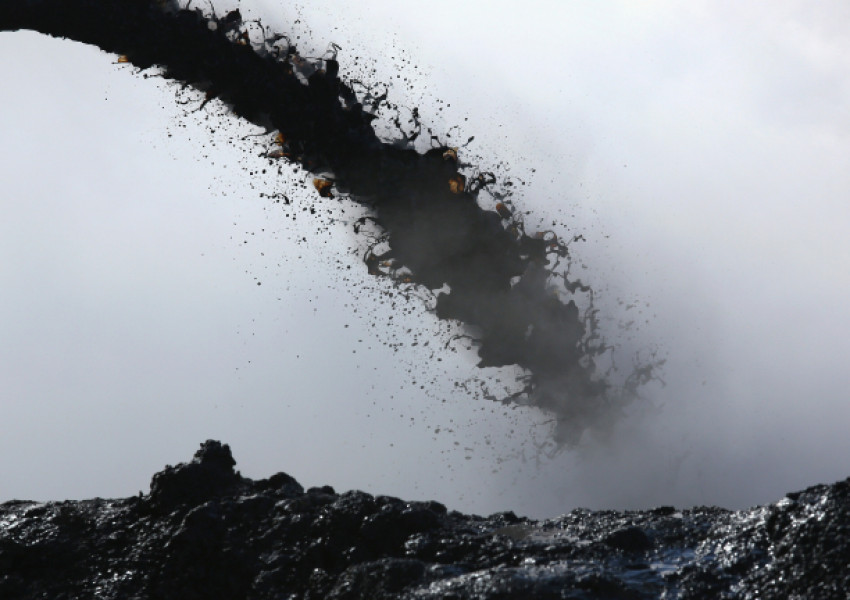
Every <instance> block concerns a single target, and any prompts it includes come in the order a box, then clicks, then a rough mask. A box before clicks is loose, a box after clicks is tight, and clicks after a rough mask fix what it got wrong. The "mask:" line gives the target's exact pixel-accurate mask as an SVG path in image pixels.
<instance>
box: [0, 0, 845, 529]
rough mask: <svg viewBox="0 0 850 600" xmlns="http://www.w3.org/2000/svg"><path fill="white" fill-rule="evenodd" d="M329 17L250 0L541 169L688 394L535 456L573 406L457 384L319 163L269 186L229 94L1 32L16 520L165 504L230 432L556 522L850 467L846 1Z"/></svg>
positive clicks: (6, 324) (587, 260)
mask: <svg viewBox="0 0 850 600" xmlns="http://www.w3.org/2000/svg"><path fill="white" fill-rule="evenodd" d="M244 4H249V3H247V2H246V3H244ZM309 4H310V6H309V7H301V8H300V9H297V10H296V9H293V8H291V7H289V5H286V6H278V5H277V3H275V2H262V1H259V0H257V1H252V2H250V5H251V6H253V7H254V8H255V10H256V14H258V15H260V16H262V17H263V18H264V19H266V20H267V21H269V22H270V23H272V24H273V25H275V26H276V27H277V28H279V29H282V30H284V31H286V30H293V29H292V27H293V26H292V25H291V23H292V21H294V20H295V19H300V20H301V23H300V24H298V25H297V26H295V29H294V31H295V32H296V35H301V36H302V37H301V42H300V44H299V45H300V47H301V49H302V52H304V53H305V54H310V53H311V52H315V53H317V54H318V53H321V52H322V51H323V50H324V49H325V48H326V47H327V45H328V43H330V42H336V43H338V44H340V45H341V46H342V48H343V50H342V53H341V55H340V60H341V64H342V69H343V70H344V71H348V72H354V73H357V74H362V75H365V76H369V77H371V78H372V80H387V79H388V78H393V79H395V82H396V84H395V85H394V87H393V88H392V91H391V96H390V97H391V99H395V100H396V101H398V102H402V103H409V104H418V105H420V106H421V107H422V112H423V115H425V118H426V119H427V120H428V122H429V123H430V124H432V125H433V126H434V128H435V130H437V131H440V130H447V129H448V128H449V127H451V126H453V125H460V129H459V130H458V131H456V132H455V134H454V135H455V139H466V138H467V137H469V136H470V135H475V136H476V140H475V142H474V143H473V144H472V145H471V146H470V148H469V149H468V150H467V151H466V152H467V153H468V154H475V155H477V156H479V157H481V158H480V160H481V162H482V163H483V164H484V165H485V166H487V165H488V164H489V165H492V166H494V165H498V164H499V163H507V164H508V165H509V167H510V170H511V173H512V174H514V175H515V176H517V177H520V178H522V179H523V180H525V181H527V182H528V185H527V186H525V187H524V188H522V192H521V193H520V194H519V195H518V196H517V197H516V199H515V201H516V203H517V204H518V205H520V206H521V207H522V208H525V209H527V210H529V211H530V212H531V213H532V214H531V215H530V216H529V217H527V218H528V220H529V222H530V223H532V222H534V219H536V218H538V215H539V216H540V217H539V218H544V219H545V220H546V221H547V222H549V221H551V220H557V221H558V222H561V223H566V224H567V227H562V230H564V233H569V234H577V233H582V234H584V236H585V238H586V239H587V242H586V243H585V244H582V245H581V246H574V247H573V249H574V251H575V253H576V255H577V256H578V258H580V259H581V261H582V262H583V264H584V265H585V268H584V269H583V271H582V276H583V277H584V278H585V280H587V281H588V282H590V283H591V284H592V285H594V287H595V288H596V289H597V290H598V292H599V298H598V300H599V302H600V304H601V306H602V308H603V316H604V317H605V318H606V325H605V326H606V328H607V331H608V336H609V339H610V340H611V341H612V342H615V343H618V344H620V346H621V354H622V355H623V356H629V355H630V354H632V353H634V352H637V351H644V352H646V351H648V350H649V349H652V348H657V349H659V351H660V353H661V354H662V355H664V356H666V357H667V364H666V367H665V371H664V379H665V381H666V383H667V385H666V387H664V388H663V389H654V388H653V389H652V390H651V393H650V396H651V397H650V398H649V399H648V401H647V402H646V403H643V404H641V405H640V407H635V409H634V410H633V413H634V414H632V415H631V416H630V417H629V418H628V419H626V420H625V421H624V422H623V424H622V425H621V427H620V429H619V431H618V433H617V435H616V436H615V438H614V439H613V440H611V441H609V442H608V443H600V442H597V441H593V440H589V441H588V442H587V443H586V444H584V445H583V446H582V448H580V449H578V450H577V451H574V452H569V453H564V454H562V455H560V456H559V457H557V458H556V459H554V460H549V459H545V460H543V461H542V462H541V463H540V464H537V461H535V457H534V443H535V442H537V441H540V440H541V439H543V438H544V437H545V426H543V425H541V424H540V423H541V421H543V420H544V419H545V418H544V417H541V416H540V415H536V414H534V413H531V412H522V411H516V410H514V411H510V410H506V409H504V408H502V407H501V406H498V405H494V404H491V403H489V404H488V403H486V402H484V401H477V402H473V401H470V400H469V398H468V397H467V396H466V395H465V394H463V393H459V392H457V391H456V388H455V386H454V383H455V382H458V381H463V380H465V379H467V378H469V377H471V376H473V375H475V374H476V369H475V367H474V357H473V356H471V355H470V354H469V353H464V352H463V349H462V348H460V347H458V348H455V349H456V350H458V351H457V352H452V351H451V350H445V349H443V347H442V345H443V343H444V342H445V340H446V339H447V335H448V334H447V333H446V329H445V326H444V325H442V324H439V323H437V322H436V320H435V319H434V318H433V316H432V315H430V314H428V313H427V311H426V310H425V308H424V306H423V303H422V302H419V301H416V300H412V301H409V302H407V303H406V304H405V301H403V300H400V299H396V301H397V305H396V309H395V313H391V312H390V311H391V307H390V306H389V305H388V302H387V297H386V295H385V294H384V292H386V291H387V287H386V286H385V284H384V283H383V282H380V281H375V280H373V279H370V278H369V277H368V276H367V275H366V274H365V273H364V272H363V268H362V265H361V264H360V262H359V256H358V254H357V252H358V246H357V244H358V240H357V239H356V238H355V237H354V236H353V235H352V234H351V233H350V222H351V220H353V219H354V218H356V215H357V214H358V213H357V211H356V209H354V208H352V207H346V206H343V205H340V204H338V203H337V202H336V201H335V200H334V201H327V200H322V201H321V202H320V203H319V204H318V205H317V206H318V207H319V210H318V213H317V214H316V215H311V214H310V213H309V211H303V210H302V209H303V208H305V207H307V206H309V205H310V203H311V202H312V197H311V196H310V195H309V194H307V193H305V192H299V191H298V190H299V188H298V184H299V183H303V181H304V176H303V174H301V173H298V172H293V171H292V170H291V169H285V174H284V175H280V176H278V175H276V174H275V175H274V176H271V175H270V174H266V175H265V176H263V175H262V174H261V173H259V170H260V169H262V168H265V167H267V166H268V165H266V164H265V163H264V162H263V160H262V159H260V158H259V157H258V156H257V155H258V154H259V153H260V152H261V150H262V148H261V147H258V146H256V145H254V144H255V143H254V142H253V141H249V140H245V141H240V140H239V137H240V135H242V134H245V133H250V132H251V131H252V130H251V129H250V128H248V127H246V126H244V125H240V124H238V123H236V122H234V121H232V120H231V119H228V118H226V117H224V118H222V117H219V116H217V114H218V113H219V112H221V111H220V109H216V107H215V106H211V107H210V110H209V111H207V112H206V113H205V114H203V115H202V114H200V113H198V114H189V115H186V114H185V113H186V111H187V109H188V108H191V106H193V105H181V104H178V103H177V102H175V99H179V98H183V99H187V98H190V96H188V95H185V94H183V95H180V94H178V93H177V91H176V89H175V88H174V87H173V86H168V85H167V84H165V83H164V82H163V81H161V80H159V79H153V78H151V79H145V78H143V77H141V76H139V75H137V74H134V70H133V69H132V68H131V67H129V66H127V65H116V64H114V63H115V57H114V56H110V55H106V54H103V53H101V52H100V51H98V50H96V49H94V48H91V47H86V46H83V45H80V44H76V43H71V42H63V41H58V40H52V39H48V38H45V37H42V36H38V35H35V34H31V33H15V34H10V33H2V34H0V53H2V54H3V55H4V56H8V57H15V60H13V61H12V60H7V61H3V62H2V63H0V78H2V80H3V81H4V82H6V85H4V86H2V91H0V105H2V107H3V110H2V111H0V131H2V132H3V137H2V145H3V148H4V153H3V156H4V160H3V161H2V163H0V181H2V190H3V194H2V202H3V213H4V218H3V219H2V220H0V289H2V290H3V293H2V295H0V406H2V411H3V419H2V420H0V455H2V456H3V457H4V458H3V459H2V461H0V501H2V500H7V499H11V498H34V499H60V498H65V497H75V498H83V497H92V496H125V495H129V494H133V493H136V492H137V491H138V490H145V491H146V490H147V486H148V483H149V478H150V476H151V475H152V474H153V473H154V472H155V471H156V470H158V469H160V468H162V466H163V465H164V464H166V463H175V462H178V461H183V460H187V459H188V458H189V457H190V456H191V454H192V452H194V450H195V448H196V447H197V444H198V443H199V442H201V441H202V440H204V439H206V438H209V437H214V438H218V439H221V440H223V441H225V442H228V443H230V444H231V446H232V447H233V450H234V454H235V457H236V460H237V461H238V463H239V465H238V466H239V468H241V469H242V472H243V474H246V475H248V476H251V477H264V476H268V475H270V474H272V473H273V472H275V471H279V470H284V471H287V472H289V473H291V474H292V475H294V476H295V477H296V478H298V479H299V480H300V481H301V482H302V483H304V484H306V485H321V484H326V483H328V484H331V485H334V486H335V487H337V489H340V490H343V489H350V488H360V489H365V490H367V491H370V492H373V493H379V492H380V493H391V494H394V495H399V496H403V497H409V498H436V499H439V500H441V501H443V502H445V503H447V504H448V505H449V506H450V507H452V508H457V509H461V510H466V511H477V512H484V513H487V512H492V511H496V510H507V509H513V510H515V511H516V512H518V513H524V514H531V515H534V516H546V515H554V514H558V513H561V512H564V511H566V510H569V509H571V508H574V507H576V506H589V507H593V508H608V507H615V508H632V507H645V506H652V505H659V504H675V505H679V506H688V505H694V504H721V505H724V506H728V507H731V508H737V507H745V506H749V505H752V504H756V503H763V502H769V501H773V500H776V499H778V498H779V497H781V495H782V494H783V493H784V492H786V491H790V490H792V489H798V488H801V487H805V486H807V485H812V484H815V483H820V482H830V481H833V480H837V479H841V478H844V477H846V476H847V475H848V474H850V473H848V469H847V466H846V460H845V459H846V457H847V456H848V455H850V452H848V450H850V436H848V435H847V424H848V422H850V421H849V420H848V417H850V410H848V390H850V372H848V369H847V368H846V366H845V364H846V362H847V358H848V356H850V338H848V335H847V332H848V331H850V311H848V310H847V306H848V303H850V276H849V275H848V273H850V244H848V243H847V242H846V240H845V235H846V232H848V231H850V208H848V202H847V190H848V189H850V164H848V163H850V113H848V111H847V108H846V107H847V106H848V105H850V38H848V35H847V31H850V7H848V5H847V4H846V3H845V2H837V1H836V2H820V3H817V4H814V5H813V4H810V3H809V4H804V3H802V2H792V1H785V2H774V3H771V4H770V6H769V7H768V6H766V5H763V4H762V5H757V4H756V3H747V4H746V5H742V4H741V3H733V2H721V1H705V2H689V3H687V5H684V4H683V3H677V2H665V1H644V2H637V1H634V2H611V1H605V2H598V1H595V2H589V1H588V2H571V1H562V2H533V1H529V2H523V3H515V2H498V1H491V2H487V3H475V2H472V3H462V4H461V5H458V4H457V3H451V2H447V1H442V0H439V1H434V2H429V3H428V8H427V10H426V11H424V12H418V11H413V10H409V9H399V8H398V3H397V2H395V3H394V2H379V1H374V0H373V1H370V2H366V3H358V4H357V5H352V6H351V7H348V6H346V7H344V8H340V7H339V6H338V3H334V2H330V1H324V2H311V3H309ZM228 6H229V5H227V6H225V4H224V3H217V7H218V8H219V10H221V11H223V10H225V9H226V8H228ZM287 23H289V24H290V25H287ZM287 28H289V29H287ZM358 57H359V58H358ZM355 59H356V63H355ZM372 69H374V72H369V71H371V70H372ZM404 78H407V79H408V80H409V81H410V82H411V83H410V86H411V87H410V89H408V87H407V86H406V85H402V84H401V82H404ZM436 99H441V100H443V101H445V102H447V103H450V104H451V106H450V107H445V106H444V105H440V104H439V103H438V102H437V101H436ZM441 107H442V109H441ZM207 117H208V118H209V119H212V120H210V121H208V120H207ZM210 123H212V124H213V125H214V127H215V129H216V131H215V133H211V132H210V131H209V125H210ZM532 168H535V169H536V171H535V172H534V173H532V172H531V169H532ZM252 173H253V174H252ZM276 192H284V193H287V194H289V196H290V197H291V198H292V199H293V204H292V205H290V206H288V207H287V206H281V205H279V204H274V203H273V202H271V201H269V200H268V199H266V198H263V197H261V194H274V193H276ZM298 240H300V242H299V241H298ZM360 243H362V241H361V242H360ZM349 267H350V269H349ZM258 283H260V284H261V285H257V284H258ZM632 305H636V307H635V308H629V309H627V308H626V307H628V306H632ZM402 310H405V311H407V312H406V313H405V314H404V315H402V314H401V313H400V311H402ZM389 314H395V315H396V316H395V318H394V323H395V324H394V325H390V324H388V319H387V317H388V316H389ZM630 323H631V324H630ZM407 329H411V330H412V332H411V334H407V333H406V331H407ZM413 334H418V338H417V339H418V342H419V343H418V345H416V346H414V345H412V344H411V343H410V342H408V343H406V344H403V345H402V346H401V347H400V348H397V349H394V348H392V347H390V346H388V345H387V342H396V341H404V340H405V339H411V338H408V337H407V336H409V335H413ZM425 341H430V344H429V345H428V346H425V344H424V342H425ZM434 347H438V348H439V349H440V350H441V352H437V353H436V354H434V355H433V356H434V358H431V357H432V349H433V348H434ZM437 356H439V357H440V358H442V360H441V361H437V360H436V357H437ZM500 375H502V376H503V375H504V373H501V374H499V373H496V374H488V375H487V377H489V378H490V380H491V381H493V380H494V379H495V378H496V377H498V376H500ZM650 406H651V407H654V408H653V409H652V410H650V409H649V407H650Z"/></svg>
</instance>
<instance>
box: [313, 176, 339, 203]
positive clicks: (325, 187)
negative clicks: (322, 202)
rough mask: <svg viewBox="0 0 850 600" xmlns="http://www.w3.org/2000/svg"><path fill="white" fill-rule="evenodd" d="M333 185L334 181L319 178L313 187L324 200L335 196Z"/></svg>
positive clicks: (314, 181) (315, 180)
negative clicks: (332, 189) (332, 192)
mask: <svg viewBox="0 0 850 600" xmlns="http://www.w3.org/2000/svg"><path fill="white" fill-rule="evenodd" d="M333 184H334V183H333V181H328V180H327V179H319V178H318V177H317V178H316V179H314V180H313V187H315V188H316V190H317V191H318V192H319V195H320V196H321V197H322V198H333V195H332V194H331V188H332V187H333Z"/></svg>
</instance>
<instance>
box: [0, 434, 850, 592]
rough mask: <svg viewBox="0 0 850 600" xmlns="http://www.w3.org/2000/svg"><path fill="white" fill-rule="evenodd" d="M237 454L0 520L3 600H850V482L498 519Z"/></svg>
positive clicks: (8, 512)
mask: <svg viewBox="0 0 850 600" xmlns="http://www.w3.org/2000/svg"><path fill="white" fill-rule="evenodd" d="M234 466H235V461H234V460H233V458H232V456H231V453H230V449H229V448H228V446H227V445H222V444H221V443H219V442H216V441H207V442H205V443H204V444H202V445H201V449H200V450H199V451H198V452H197V453H196V454H195V456H194V458H193V459H192V461H191V462H189V463H186V464H179V465H177V466H176V467H170V466H169V467H166V468H165V470H163V471H161V472H159V473H157V474H156V475H154V477H153V480H152V482H151V490H150V493H149V494H147V495H140V496H138V497H133V498H127V499H123V500H103V499H99V498H97V499H94V500H83V501H66V502H48V503H41V502H24V501H12V502H7V503H5V504H3V505H0V598H3V599H4V600H14V599H27V600H30V599H35V598H45V599H47V598H49V599H51V600H59V599H68V600H70V599H76V598H79V599H82V598H86V599H88V598H109V599H116V600H117V599H122V600H125V599H141V598H157V599H159V598H161V599H169V598H174V599H178V598H179V599H180V600H191V599H193V598H199V599H200V598H203V599H206V600H209V599H215V598H227V599H231V600H233V599H239V598H251V599H257V600H259V599H272V598H274V599H281V598H287V599H289V598H291V599H295V598H338V599H343V598H346V599H355V598H359V599H381V598H409V599H426V598H433V599H437V598H455V599H461V598H470V599H471V598H475V599H482V600H483V599H496V598H498V599H511V598H573V599H591V598H599V599H601V598H610V599H623V598H627V599H628V598H635V599H639V598H777V599H778V598H782V599H787V598H806V599H821V600H825V599H832V598H836V599H838V598H841V599H845V598H847V597H848V592H847V590H850V559H848V557H850V480H845V481H842V482H839V483H836V484H833V485H830V486H826V485H821V486H816V487H812V488H809V489H807V490H805V491H803V492H797V493H793V494H788V495H787V496H786V497H785V498H784V499H782V500H781V501H779V502H777V503H776V504H771V505H768V506H763V507H758V508H754V509H750V510H744V511H728V510H724V509H720V508H708V507H701V508H693V509H689V510H676V509H675V508H672V507H661V508H656V509H653V510H647V511H625V512H619V511H600V512H593V511H589V510H583V509H579V510H574V511H572V512H570V513H568V514H566V515H563V516H561V517H558V518H555V519H549V520H545V521H532V520H529V519H526V518H520V517H517V516H515V515H514V514H513V513H510V512H508V513H499V514H495V515H491V516H489V517H486V518H484V517H479V516H474V515H464V514H461V513H458V512H455V511H448V510H447V509H446V507H445V506H443V505H442V504H440V503H438V502H405V501H404V500H400V499H398V498H391V497H387V496H372V495H370V494H367V493H364V492H360V491H350V492H345V493H341V494H340V493H337V492H336V491H334V489H333V488H331V487H328V486H325V487H321V488H311V489H308V490H306V491H305V490H304V489H303V488H302V486H301V485H299V484H298V482H297V481H295V480H294V479H293V478H292V477H290V476H289V475H286V474H285V473H278V474H276V475H273V476H272V477H269V478H268V479H263V480H259V481H252V480H250V479H247V478H245V477H242V476H241V475H240V474H239V473H238V472H237V471H234Z"/></svg>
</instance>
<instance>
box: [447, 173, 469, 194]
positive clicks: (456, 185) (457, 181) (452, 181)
mask: <svg viewBox="0 0 850 600" xmlns="http://www.w3.org/2000/svg"><path fill="white" fill-rule="evenodd" d="M465 187H466V177H464V176H463V175H461V174H460V173H457V174H456V175H452V176H451V177H450V178H449V189H450V190H451V192H452V194H460V193H462V192H463V190H464V188H465Z"/></svg>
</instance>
